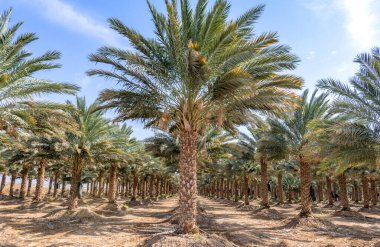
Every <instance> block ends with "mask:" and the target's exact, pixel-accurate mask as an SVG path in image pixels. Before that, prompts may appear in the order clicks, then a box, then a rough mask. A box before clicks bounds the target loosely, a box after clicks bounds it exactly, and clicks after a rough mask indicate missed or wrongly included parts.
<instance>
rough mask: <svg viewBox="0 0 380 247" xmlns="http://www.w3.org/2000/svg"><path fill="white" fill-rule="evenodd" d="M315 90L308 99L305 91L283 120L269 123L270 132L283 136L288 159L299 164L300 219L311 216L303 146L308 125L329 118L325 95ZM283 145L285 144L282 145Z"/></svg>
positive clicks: (309, 176)
mask: <svg viewBox="0 0 380 247" xmlns="http://www.w3.org/2000/svg"><path fill="white" fill-rule="evenodd" d="M317 92H318V91H317V90H315V91H314V92H313V93H312V94H311V96H310V98H309V91H308V90H305V91H304V92H303V93H302V95H301V99H300V100H299V102H298V104H299V107H298V108H296V110H295V111H294V112H293V113H292V114H290V115H289V116H288V117H286V118H284V119H279V118H278V119H272V120H271V121H270V125H271V132H272V133H273V134H276V135H281V134H282V135H283V136H284V137H285V140H286V145H287V146H288V148H289V154H290V157H291V158H292V159H294V160H297V161H298V162H299V167H300V180H301V212H300V217H309V216H310V215H311V200H310V186H311V179H312V178H311V163H310V162H308V161H307V160H306V159H305V152H306V151H305V145H306V144H307V143H308V141H309V139H308V133H309V132H310V128H309V125H310V124H311V123H312V122H313V121H316V120H318V119H326V118H328V117H329V113H328V100H326V97H327V94H320V95H317ZM284 145H285V144H284Z"/></svg>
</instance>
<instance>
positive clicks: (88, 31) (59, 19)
mask: <svg viewBox="0 0 380 247" xmlns="http://www.w3.org/2000/svg"><path fill="white" fill-rule="evenodd" d="M27 3H29V4H33V5H34V7H35V8H38V9H39V10H40V11H41V13H42V14H43V15H44V16H45V17H46V18H48V19H50V20H51V21H54V22H55V23H57V24H59V25H61V26H64V27H65V28H67V29H70V30H72V31H75V32H78V33H81V34H85V35H87V36H91V37H93V38H96V39H98V40H101V41H103V42H105V43H106V44H108V45H117V44H118V43H119V42H118V38H117V34H116V33H115V32H114V31H112V30H111V29H110V28H108V27H107V26H106V25H105V23H102V22H98V21H96V20H94V19H93V18H91V16H89V15H86V14H85V13H83V12H82V11H78V10H76V9H75V8H74V7H73V6H72V5H70V4H68V3H66V2H64V1H63V0H36V1H27Z"/></svg>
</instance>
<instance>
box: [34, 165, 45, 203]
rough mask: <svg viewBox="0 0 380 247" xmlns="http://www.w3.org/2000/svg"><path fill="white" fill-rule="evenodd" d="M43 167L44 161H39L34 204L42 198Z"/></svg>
mask: <svg viewBox="0 0 380 247" xmlns="http://www.w3.org/2000/svg"><path fill="white" fill-rule="evenodd" d="M45 167H46V160H41V161H40V164H39V166H38V173H37V184H36V192H35V196H34V201H35V202H40V201H42V199H43V197H44V180H45Z"/></svg>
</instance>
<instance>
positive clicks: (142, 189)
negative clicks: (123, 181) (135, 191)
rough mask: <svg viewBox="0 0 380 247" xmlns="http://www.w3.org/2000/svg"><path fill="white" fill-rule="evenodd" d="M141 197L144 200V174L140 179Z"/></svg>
mask: <svg viewBox="0 0 380 247" xmlns="http://www.w3.org/2000/svg"><path fill="white" fill-rule="evenodd" d="M140 181H141V199H142V200H145V191H146V183H145V176H143V177H142V178H141V179H140Z"/></svg>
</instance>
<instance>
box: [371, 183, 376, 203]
mask: <svg viewBox="0 0 380 247" xmlns="http://www.w3.org/2000/svg"><path fill="white" fill-rule="evenodd" d="M370 184H371V201H372V205H373V206H376V205H377V190H376V179H375V178H371V179H370Z"/></svg>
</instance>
